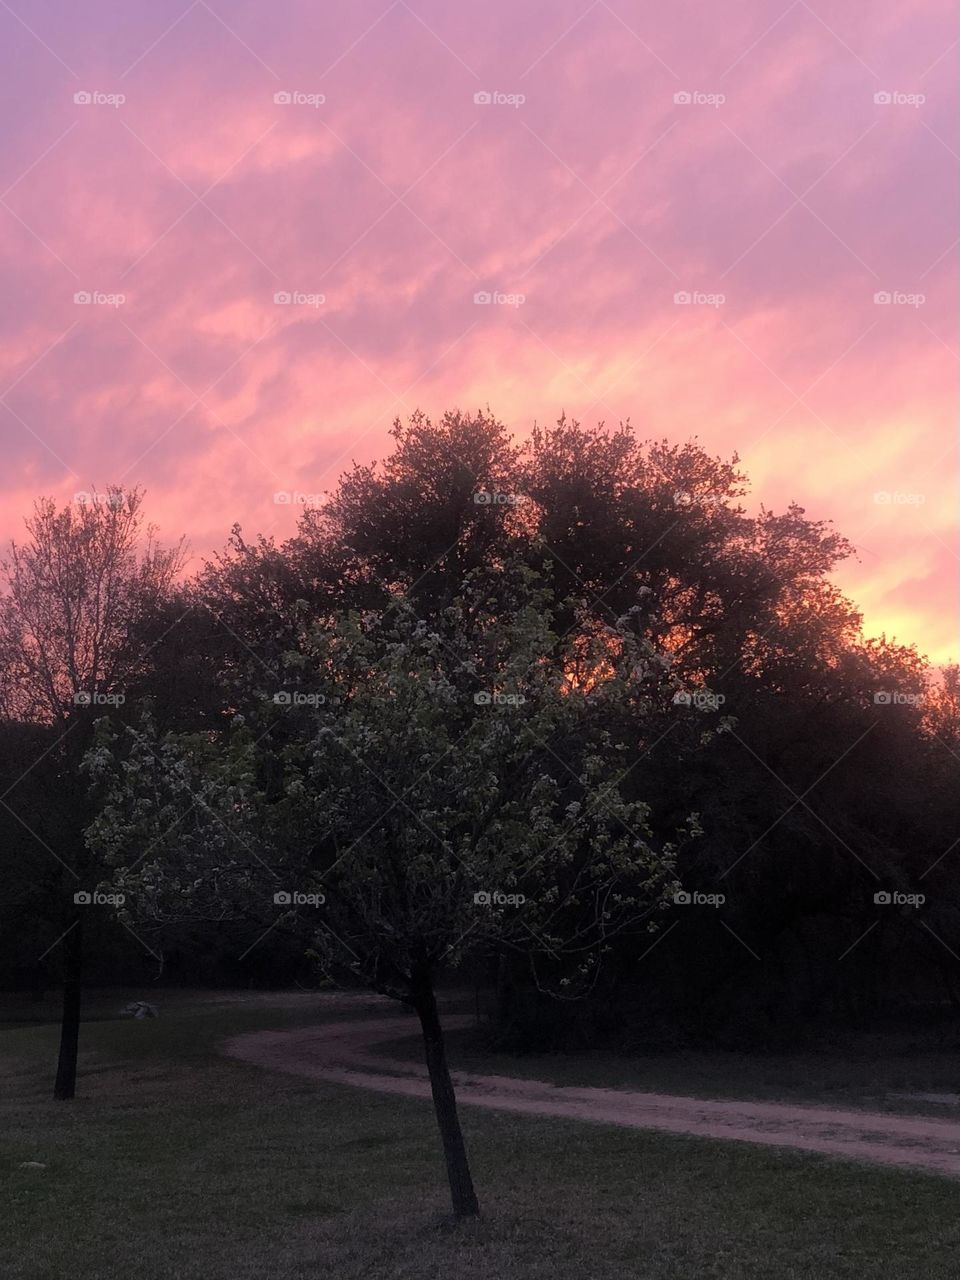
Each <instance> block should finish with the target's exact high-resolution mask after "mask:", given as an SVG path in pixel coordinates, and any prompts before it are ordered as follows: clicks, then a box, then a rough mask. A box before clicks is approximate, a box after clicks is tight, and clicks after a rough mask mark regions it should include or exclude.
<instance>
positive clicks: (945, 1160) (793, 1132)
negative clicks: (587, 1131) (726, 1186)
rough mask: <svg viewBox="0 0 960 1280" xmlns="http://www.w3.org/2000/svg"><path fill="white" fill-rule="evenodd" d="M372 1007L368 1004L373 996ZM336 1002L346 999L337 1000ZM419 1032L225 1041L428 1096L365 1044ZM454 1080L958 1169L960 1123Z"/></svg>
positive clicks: (310, 1070) (502, 1096)
mask: <svg viewBox="0 0 960 1280" xmlns="http://www.w3.org/2000/svg"><path fill="white" fill-rule="evenodd" d="M365 1005H366V1007H368V1008H369V1002H365ZM338 1007H339V1008H344V1007H345V1006H344V1004H342V1003H339V1002H338ZM358 1007H360V1006H359V1004H358ZM471 1021H472V1019H470V1018H468V1017H454V1016H448V1017H446V1018H445V1020H444V1022H445V1025H446V1026H447V1027H448V1028H450V1029H454V1028H457V1027H462V1026H466V1025H469V1024H470V1022H471ZM416 1030H417V1024H416V1023H415V1022H414V1021H412V1020H411V1019H410V1018H409V1017H403V1016H402V1015H401V1016H398V1015H396V1014H394V1015H393V1016H390V1017H371V1018H363V1019H354V1020H352V1021H343V1022H330V1023H325V1024H324V1025H322V1026H318V1027H315V1028H305V1029H304V1028H301V1029H299V1030H295V1031H256V1032H250V1033H247V1034H245V1035H239V1036H235V1037H233V1039H231V1040H229V1041H227V1042H226V1044H225V1046H224V1050H225V1052H226V1053H227V1054H228V1055H229V1056H230V1057H234V1058H240V1059H242V1060H243V1061H244V1062H250V1063H253V1064H255V1065H256V1066H259V1067H265V1068H267V1069H268V1070H271V1071H283V1072H286V1073H288V1074H291V1075H297V1076H307V1077H309V1078H311V1079H316V1080H328V1081H330V1082H332V1083H336V1084H346V1085H352V1086H354V1087H356V1088H361V1089H373V1090H376V1091H377V1092H378V1093H396V1094H403V1095H404V1096H406V1097H411V1098H428V1097H429V1096H430V1086H429V1083H428V1081H427V1077H426V1071H425V1069H424V1068H423V1067H422V1066H421V1065H420V1064H419V1063H418V1062H400V1061H396V1060H394V1059H390V1058H382V1057H379V1056H374V1055H373V1054H370V1053H368V1052H367V1050H368V1049H369V1048H370V1047H371V1046H372V1045H375V1044H378V1043H382V1042H384V1041H389V1040H396V1039H400V1038H401V1037H403V1036H405V1035H412V1034H415V1033H416ZM454 1080H455V1082H456V1086H457V1097H458V1098H459V1100H460V1102H461V1104H463V1105H464V1106H474V1107H490V1108H492V1109H494V1110H496V1111H514V1112H518V1113H520V1114H523V1115H537V1116H557V1117H560V1118H562V1119H569V1120H586V1121H592V1122H594V1123H598V1124H614V1125H619V1126H621V1127H624V1128H631V1129H661V1130H665V1131H666V1132H669V1133H685V1134H695V1135H698V1136H700V1137H704V1138H724V1139H728V1140H731V1141H734V1142H753V1143H757V1144H759V1145H761V1146H772V1147H791V1148H793V1149H794V1150H798V1151H815V1152H819V1153H820V1154H822V1155H830V1156H839V1157H842V1158H844V1159H847V1160H861V1161H868V1162H870V1163H874V1164H886V1165H897V1166H899V1167H902V1168H915V1169H925V1170H928V1171H931V1172H936V1173H941V1174H946V1175H948V1176H950V1177H960V1121H952V1120H939V1119H927V1118H925V1117H920V1116H916V1117H914V1116H895V1115H886V1114H883V1113H877V1112H866V1111H840V1110H834V1109H833V1108H830V1107H818V1106H797V1105H795V1104H793V1103H790V1104H787V1103H772V1102H742V1101H741V1102H725V1101H716V1100H707V1099H701V1098H689V1097H679V1096H676V1095H673V1094H666V1093H636V1092H632V1091H630V1090H624V1089H595V1088H590V1089H578V1088H570V1087H567V1086H559V1085H552V1084H549V1083H544V1082H542V1081H539V1080H518V1079H514V1078H513V1077H510V1076H485V1075H475V1074H473V1073H471V1072H463V1071H461V1072H455V1073H454Z"/></svg>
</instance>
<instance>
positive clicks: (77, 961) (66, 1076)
mask: <svg viewBox="0 0 960 1280" xmlns="http://www.w3.org/2000/svg"><path fill="white" fill-rule="evenodd" d="M63 943H64V975H63V1017H62V1019H61V1022H60V1057H59V1059H58V1061H57V1082H56V1084H55V1085H54V1087H53V1096H54V1098H56V1099H58V1100H66V1099H68V1098H72V1097H73V1096H74V1094H75V1093H76V1091H77V1046H78V1043H79V1039H80V994H81V990H82V988H81V978H82V968H83V909H82V908H81V909H80V910H79V911H77V913H76V915H75V916H74V920H73V924H72V925H71V926H70V931H69V932H68V934H67V935H66V937H65V938H64V940H63Z"/></svg>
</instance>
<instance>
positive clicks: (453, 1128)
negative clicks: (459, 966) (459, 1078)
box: [414, 976, 480, 1218]
mask: <svg viewBox="0 0 960 1280" xmlns="http://www.w3.org/2000/svg"><path fill="white" fill-rule="evenodd" d="M414 1005H415V1008H416V1010H417V1014H418V1016H419V1018H420V1026H421V1027H422V1029H423V1043H424V1048H425V1051H426V1060H427V1071H428V1072H429V1074H430V1089H431V1091H432V1093H433V1107H434V1110H435V1112H436V1115H437V1124H438V1125H439V1127H440V1139H441V1141H442V1143H443V1154H444V1158H445V1159H446V1162H447V1178H448V1179H449V1182H450V1198H451V1200H452V1201H453V1212H454V1216H455V1217H457V1218H475V1217H476V1216H477V1214H479V1212H480V1206H479V1204H478V1203H477V1196H476V1192H475V1191H474V1189H473V1179H472V1178H471V1176H470V1165H469V1163H468V1161H467V1149H466V1146H465V1145H464V1141H463V1133H462V1131H461V1129H460V1119H459V1117H458V1115H457V1098H456V1094H455V1093H454V1089H453V1081H452V1080H451V1079H450V1070H449V1068H448V1067H447V1051H446V1048H445V1046H444V1043H443V1031H442V1029H441V1026H440V1015H439V1013H438V1012H437V1000H436V996H435V995H434V991H433V983H432V982H431V980H430V977H429V976H425V977H423V978H422V979H421V980H420V981H418V983H417V987H416V995H415V998H414Z"/></svg>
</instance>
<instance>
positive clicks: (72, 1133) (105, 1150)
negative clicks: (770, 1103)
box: [0, 998, 960, 1280]
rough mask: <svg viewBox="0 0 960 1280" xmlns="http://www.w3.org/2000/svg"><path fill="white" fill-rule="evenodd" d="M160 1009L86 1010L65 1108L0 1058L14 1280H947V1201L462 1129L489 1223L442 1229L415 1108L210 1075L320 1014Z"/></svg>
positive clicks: (754, 1157)
mask: <svg viewBox="0 0 960 1280" xmlns="http://www.w3.org/2000/svg"><path fill="white" fill-rule="evenodd" d="M114 1003H116V1002H114ZM163 1003H164V1007H163V1010H162V1014H161V1017H160V1019H159V1020H157V1021H155V1022H152V1021H146V1022H129V1021H115V1020H108V1019H106V1018H105V1016H104V1015H105V1014H106V1013H107V1012H109V1008H107V1007H103V1008H99V1009H98V1008H96V1007H94V1008H93V1009H92V1010H91V1012H92V1013H93V1014H94V1015H95V1016H99V1017H100V1019H101V1020H98V1021H91V1022H89V1023H86V1024H85V1025H84V1027H83V1040H82V1043H83V1046H84V1052H83V1074H82V1079H81V1096H80V1097H78V1098H77V1099H76V1100H75V1101H74V1102H73V1103H54V1102H52V1101H50V1100H49V1092H50V1087H51V1076H52V1068H53V1063H54V1056H55V1045H56V1029H55V1028H54V1027H52V1026H49V1025H36V1026H25V1027H22V1028H20V1029H17V1030H14V1031H9V1032H7V1033H6V1034H5V1036H4V1043H3V1045H2V1057H0V1077H2V1078H0V1090H2V1098H3V1101H2V1103H0V1111H2V1116H0V1134H2V1138H0V1177H2V1183H3V1186H2V1208H0V1274H2V1275H3V1276H4V1277H5V1278H7V1280H53V1278H54V1277H59V1276H61V1275H68V1274H69V1275H70V1276H71V1277H72V1278H74V1280H120V1277H123V1280H128V1278H129V1277H136V1278H137V1280H201V1278H202V1280H228V1278H229V1280H254V1278H256V1280H262V1278H263V1277H266V1276H269V1277H270V1278H271V1280H306V1278H307V1277H311V1278H312V1277H315V1276H317V1275H319V1274H329V1275H331V1276H334V1277H336V1278H337V1280H360V1278H361V1277H363V1280H381V1278H382V1280H388V1278H389V1280H414V1278H415V1280H440V1277H443V1278H444V1280H447V1278H448V1277H454V1278H455V1280H479V1278H480V1277H484V1278H485V1280H486V1278H489V1280H521V1277H522V1278H523V1280H541V1278H544V1280H545V1278H546V1277H550V1280H574V1278H576V1280H585V1278H588V1280H613V1278H614V1277H616V1278H617V1280H621V1278H622V1277H642V1278H644V1280H667V1278H670V1280H680V1278H681V1277H682V1278H683V1280H688V1278H689V1277H691V1276H698V1277H724V1278H725V1280H746V1278H750V1280H754V1278H756V1280H760V1278H763V1280H768V1278H769V1277H774V1276H776V1277H778V1278H782V1280H799V1278H801V1277H802V1278H803V1280H807V1278H809V1280H813V1278H814V1277H816V1280H822V1278H823V1277H838V1278H841V1280H842V1278H843V1277H860V1278H864V1277H866V1278H868V1280H869V1278H870V1277H877V1278H879V1277H881V1276H882V1277H886V1276H889V1275H891V1274H895V1275H897V1276H898V1277H901V1278H903V1280H912V1278H914V1277H917V1278H919V1277H921V1276H922V1277H924V1278H925V1280H930V1278H933V1280H937V1278H939V1277H947V1276H954V1275H955V1274H956V1268H955V1264H954V1262H953V1261H952V1256H951V1255H952V1254H953V1253H954V1252H955V1251H956V1248H957V1246H958V1244H960V1227H958V1226H957V1225H956V1219H957V1214H956V1198H957V1187H956V1184H955V1183H953V1182H951V1181H948V1180H946V1179H941V1178H937V1177H932V1176H931V1177H928V1176H924V1175H922V1174H907V1173H899V1172H894V1171H886V1170H882V1169H877V1170H873V1169H864V1168H860V1167H858V1166H854V1165H847V1164H843V1163H840V1162H830V1161H826V1160H820V1159H818V1158H816V1157H812V1156H802V1155H794V1154H789V1153H782V1154H781V1153H775V1152H772V1151H765V1150H762V1149H754V1148H751V1147H748V1146H747V1145H746V1144H733V1143H732V1144H721V1143H716V1142H710V1141H705V1140H700V1139H694V1138H679V1137H671V1136H664V1135H655V1134H644V1133H639V1132H637V1131H631V1130H617V1129H612V1128H611V1129H608V1128H604V1127H602V1126H597V1125H586V1124H584V1125H579V1124H573V1123H567V1122H561V1121H553V1120H540V1119H533V1118H527V1117H519V1116H511V1115H506V1114H496V1113H488V1112H480V1111H475V1110H473V1109H466V1110H465V1111H464V1115H463V1120H464V1126H465V1129H466V1133H467V1140H468V1144H469V1147H470V1150H471V1155H472V1159H473V1165H474V1173H475V1177H476V1180H477V1185H478V1190H479V1193H480V1197H481V1203H482V1206H483V1209H484V1217H483V1219H482V1220H481V1221H480V1222H479V1223H475V1224H472V1225H468V1226H466V1227H451V1226H450V1225H449V1223H448V1222H447V1221H446V1216H445V1215H446V1211H447V1203H446V1193H445V1188H444V1186H443V1183H442V1173H441V1166H440V1158H439V1153H438V1144H437V1138H436V1134H435V1131H434V1123H433V1117H432V1114H431V1111H430V1109H429V1106H428V1105H427V1104H425V1103H421V1102H419V1101H414V1100H405V1099H399V1098H395V1097H390V1096H380V1095H376V1094H372V1093H367V1092H361V1091H354V1090H351V1089H347V1088H341V1087H335V1086H327V1085H325V1084H317V1083H313V1082H309V1081H303V1080H299V1079H298V1078H296V1077H288V1076H283V1075H274V1074H269V1073H266V1072H262V1071H260V1070H258V1069H256V1068H254V1067H251V1066H247V1065H244V1064H242V1063H238V1062H235V1061H231V1060H228V1059H224V1058H222V1057H219V1056H218V1055H217V1054H216V1045H217V1043H218V1042H219V1041H220V1040H222V1039H223V1038H225V1037H227V1036H229V1035H232V1034H236V1033H237V1032H239V1031H243V1030H248V1029H253V1028H256V1027H282V1026H294V1025H298V1024H302V1023H305V1022H314V1021H317V1020H318V1017H317V1013H316V1009H315V1007H314V1004H313V1002H312V1001H310V1000H309V999H303V1000H298V1001H293V1002H290V1001H279V1000H278V1001H276V1002H274V1003H267V1002H263V1001H251V1002H249V1003H230V1002H224V1003H211V1002H209V1001H201V1000H198V999H191V998H184V999H182V1000H180V1001H176V1000H173V1001H171V1000H170V999H169V998H166V999H165V1000H164V1002H163ZM337 1016H343V1015H342V1014H338V1015H337ZM27 1161H38V1162H41V1163H42V1164H43V1165H44V1166H45V1167H44V1168H41V1169H36V1168H22V1167H21V1164H22V1163H23V1162H27Z"/></svg>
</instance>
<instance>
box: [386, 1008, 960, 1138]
mask: <svg viewBox="0 0 960 1280" xmlns="http://www.w3.org/2000/svg"><path fill="white" fill-rule="evenodd" d="M447 1050H448V1054H449V1057H450V1062H451V1066H452V1067H453V1068H454V1069H455V1070H459V1071H466V1072H473V1073H475V1074H478V1075H513V1076H520V1077H523V1078H524V1079H528V1080H544V1081H548V1082H549V1083H551V1084H556V1085H566V1086H571V1087H575V1088H586V1087H590V1086H596V1087H599V1088H614V1089H635V1090H639V1091H641V1092H650V1093H674V1094H682V1095H686V1096H688V1097H696V1098H740V1099H748V1100H753V1101H770V1102H772V1101H777V1102H796V1103H801V1104H803V1103H823V1104H825V1105H827V1106H832V1107H843V1108H863V1109H865V1110H871V1111H887V1112H890V1113H897V1114H910V1115H914V1114H917V1115H930V1116H941V1117H944V1118H947V1117H949V1118H954V1119H955V1118H956V1117H957V1115H958V1113H960V1108H958V1107H957V1106H951V1105H948V1104H941V1103H927V1102H924V1101H922V1100H920V1099H915V1098H904V1097H899V1096H896V1095H898V1094H912V1093H917V1094H919V1093H936V1094H948V1095H950V1094H952V1095H954V1096H957V1095H958V1094H960V1070H958V1066H957V1063H958V1061H960V1046H958V1045H956V1044H950V1045H943V1046H939V1045H937V1044H935V1043H934V1042H932V1039H931V1037H930V1036H929V1035H925V1034H924V1033H922V1032H918V1033H915V1034H911V1035H908V1034H904V1033H895V1034H892V1033H887V1034H884V1035H872V1036H868V1035H861V1036H859V1037H851V1038H850V1039H849V1040H847V1041H846V1042H844V1043H834V1044H830V1043H826V1044H824V1045H823V1046H821V1047H819V1048H816V1047H815V1048H811V1049H807V1050H805V1051H804V1052H799V1051H797V1052H783V1051H776V1052H768V1053H755V1054H748V1053H737V1052H732V1051H724V1050H716V1051H700V1050H665V1051H658V1052H653V1053H647V1054H642V1053H637V1054H630V1055H626V1054H624V1055H618V1054H612V1053H604V1052H591V1051H580V1052H572V1053H567V1054H562V1053H525V1054H508V1053H504V1052H499V1051H497V1050H495V1049H492V1048H491V1047H490V1044H489V1041H488V1038H487V1036H486V1034H485V1033H484V1032H483V1031H482V1030H478V1029H475V1028H466V1029H463V1030H459V1031H451V1032H449V1033H448V1035H447ZM369 1052H370V1053H373V1054H377V1055H379V1056H381V1057H389V1058H416V1059H419V1056H420V1045H419V1041H418V1039H417V1037H416V1036H409V1037H404V1038H403V1039H398V1040H396V1041H392V1042H382V1043H380V1044H378V1045H375V1046H372V1047H371V1048H370V1050H369Z"/></svg>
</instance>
